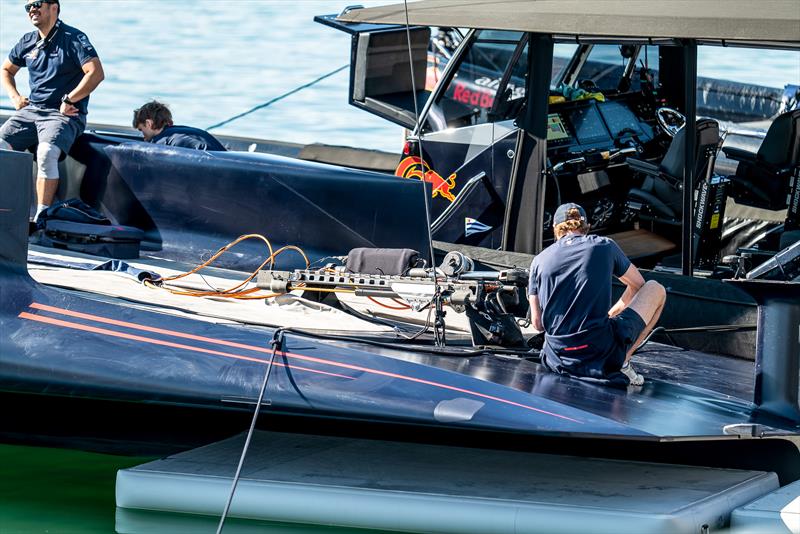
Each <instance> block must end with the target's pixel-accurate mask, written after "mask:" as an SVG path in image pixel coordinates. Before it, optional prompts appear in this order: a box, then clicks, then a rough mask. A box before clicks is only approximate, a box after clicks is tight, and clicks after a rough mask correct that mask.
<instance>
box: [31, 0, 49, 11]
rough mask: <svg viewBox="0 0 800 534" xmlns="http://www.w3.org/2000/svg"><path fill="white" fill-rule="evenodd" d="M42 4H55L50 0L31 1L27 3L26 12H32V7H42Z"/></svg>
mask: <svg viewBox="0 0 800 534" xmlns="http://www.w3.org/2000/svg"><path fill="white" fill-rule="evenodd" d="M42 4H55V2H52V1H50V0H36V1H35V2H31V3H30V4H25V13H30V12H31V9H41V8H42Z"/></svg>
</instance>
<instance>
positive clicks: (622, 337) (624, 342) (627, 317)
mask: <svg viewBox="0 0 800 534" xmlns="http://www.w3.org/2000/svg"><path fill="white" fill-rule="evenodd" d="M644 327H645V324H644V321H643V320H642V317H641V316H640V315H639V313H638V312H637V311H636V310H634V309H631V308H625V309H624V310H622V313H620V314H619V315H617V316H615V317H612V318H611V328H612V329H613V330H614V337H615V338H616V340H617V344H619V345H620V347H621V348H622V353H623V358H624V354H625V353H627V352H628V350H630V348H631V345H633V344H634V343H635V342H636V340H637V339H638V338H639V335H640V334H641V333H642V330H644ZM623 361H624V360H623Z"/></svg>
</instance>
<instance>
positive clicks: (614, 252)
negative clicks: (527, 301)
mask: <svg viewBox="0 0 800 534" xmlns="http://www.w3.org/2000/svg"><path fill="white" fill-rule="evenodd" d="M630 266H631V262H630V260H629V259H628V258H627V257H626V256H625V253H624V252H622V250H621V249H620V248H619V246H618V245H617V244H616V243H615V242H614V241H613V240H611V239H609V238H607V237H603V236H598V235H568V236H565V237H562V238H561V239H559V240H558V241H556V242H555V243H553V244H552V245H550V246H549V247H547V248H546V249H545V250H543V251H542V253H541V254H539V255H538V256H536V257H535V258H533V262H531V273H530V280H529V283H528V294H529V295H538V296H539V303H540V304H541V306H542V323H543V324H544V328H545V331H546V332H547V333H548V334H550V335H553V336H558V335H567V334H574V333H575V332H579V331H581V330H589V329H591V328H593V327H596V326H598V325H600V324H603V323H605V322H607V321H608V310H609V309H611V277H612V275H613V276H616V277H620V276H622V275H623V274H625V271H627V270H628V268H629V267H630Z"/></svg>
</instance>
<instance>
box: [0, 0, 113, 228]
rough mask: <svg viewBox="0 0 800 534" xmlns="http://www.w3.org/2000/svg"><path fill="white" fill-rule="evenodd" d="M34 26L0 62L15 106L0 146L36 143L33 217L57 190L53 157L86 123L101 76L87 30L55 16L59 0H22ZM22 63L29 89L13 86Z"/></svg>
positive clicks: (64, 149)
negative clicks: (23, 90) (27, 91)
mask: <svg viewBox="0 0 800 534" xmlns="http://www.w3.org/2000/svg"><path fill="white" fill-rule="evenodd" d="M25 11H26V12H27V13H28V18H29V19H30V21H31V23H32V24H33V25H34V26H35V27H36V30H34V31H32V32H30V33H26V34H25V35H23V36H22V39H20V40H19V42H18V43H17V45H16V46H15V47H14V48H13V49H12V50H11V53H10V54H9V55H8V59H6V60H5V61H4V62H3V66H2V67H0V82H2V85H3V87H4V88H5V90H6V91H7V92H8V96H9V97H11V100H12V101H13V102H14V107H15V108H16V109H17V112H16V113H14V115H12V116H11V118H10V119H8V120H7V121H6V122H5V124H3V126H2V128H0V148H5V149H6V150H8V149H13V150H27V149H29V148H31V147H33V146H35V145H37V144H38V148H37V149H36V161H37V179H36V198H37V209H36V213H37V217H38V214H39V213H41V212H42V211H43V210H45V209H46V208H47V207H49V206H50V204H51V203H52V202H53V197H54V196H55V194H56V191H57V190H58V178H59V176H58V161H59V157H60V156H61V155H62V154H65V155H66V154H67V153H68V152H69V149H70V147H71V146H72V143H73V142H75V139H76V138H77V137H78V136H79V135H80V134H81V133H83V130H84V128H85V127H86V113H87V109H88V105H89V94H90V93H91V92H92V91H94V90H95V88H96V87H97V86H98V85H99V84H100V82H101V81H103V78H104V74H103V67H102V65H101V64H100V60H99V59H98V57H97V51H95V49H94V47H93V46H92V44H91V43H90V42H89V39H88V38H87V37H86V34H84V33H83V32H81V31H80V30H78V29H76V28H73V27H72V26H67V25H66V24H64V23H63V22H62V21H61V20H60V19H59V14H60V13H61V5H60V4H59V0H35V1H29V2H27V3H26V4H25ZM23 67H27V68H28V75H29V79H30V89H31V93H30V95H29V96H28V97H25V96H22V95H21V94H19V91H17V85H16V83H15V81H14V77H15V76H16V74H17V72H18V71H19V69H21V68H23Z"/></svg>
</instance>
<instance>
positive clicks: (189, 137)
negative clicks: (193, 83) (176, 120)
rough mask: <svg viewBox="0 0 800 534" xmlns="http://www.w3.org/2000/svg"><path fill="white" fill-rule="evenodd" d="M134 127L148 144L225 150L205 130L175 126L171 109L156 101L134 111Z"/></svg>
mask: <svg viewBox="0 0 800 534" xmlns="http://www.w3.org/2000/svg"><path fill="white" fill-rule="evenodd" d="M133 127H134V128H136V129H137V130H139V131H140V132H142V136H144V140H145V141H147V142H148V143H156V144H159V145H169V146H178V147H184V148H196V149H198V150H217V151H224V150H225V147H224V146H222V143H220V142H219V141H218V140H217V138H216V137H214V136H213V135H211V134H210V133H208V132H206V131H205V130H201V129H200V128H192V127H191V126H175V125H173V124H172V113H171V112H170V110H169V108H168V107H167V106H166V105H164V104H162V103H161V102H158V101H156V100H153V101H152V102H148V103H147V104H145V105H143V106H142V107H140V108H139V109H135V110H133Z"/></svg>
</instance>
